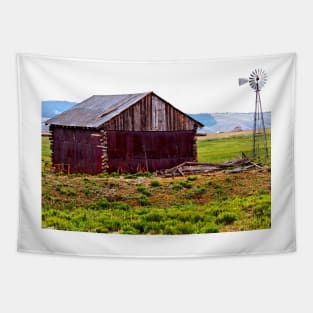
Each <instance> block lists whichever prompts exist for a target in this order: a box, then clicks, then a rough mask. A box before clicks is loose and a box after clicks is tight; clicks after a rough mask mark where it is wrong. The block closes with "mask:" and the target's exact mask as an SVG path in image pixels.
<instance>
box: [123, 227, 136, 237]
mask: <svg viewBox="0 0 313 313" xmlns="http://www.w3.org/2000/svg"><path fill="white" fill-rule="evenodd" d="M120 232H121V233H122V234H128V235H136V234H138V230H137V229H136V228H134V227H132V226H131V225H124V226H122V229H121V231H120Z"/></svg>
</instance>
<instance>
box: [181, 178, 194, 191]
mask: <svg viewBox="0 0 313 313" xmlns="http://www.w3.org/2000/svg"><path fill="white" fill-rule="evenodd" d="M180 184H181V185H182V186H183V187H184V188H187V189H190V188H191V187H192V184H191V182H189V181H188V180H182V181H181V182H180Z"/></svg>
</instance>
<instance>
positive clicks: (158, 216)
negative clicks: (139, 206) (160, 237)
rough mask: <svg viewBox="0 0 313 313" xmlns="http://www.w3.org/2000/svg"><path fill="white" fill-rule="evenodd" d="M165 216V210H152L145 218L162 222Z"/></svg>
mask: <svg viewBox="0 0 313 313" xmlns="http://www.w3.org/2000/svg"><path fill="white" fill-rule="evenodd" d="M164 217H165V214H164V211H163V210H157V209H155V210H151V211H150V212H149V213H148V214H146V215H145V219H146V220H147V221H149V222H160V221H161V220H162V219H163V218H164Z"/></svg>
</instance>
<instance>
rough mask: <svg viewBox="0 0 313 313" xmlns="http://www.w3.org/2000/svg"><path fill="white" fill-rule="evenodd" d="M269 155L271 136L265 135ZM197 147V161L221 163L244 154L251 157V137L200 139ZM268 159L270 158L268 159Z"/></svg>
mask: <svg viewBox="0 0 313 313" xmlns="http://www.w3.org/2000/svg"><path fill="white" fill-rule="evenodd" d="M267 140H268V147H269V154H270V152H271V148H270V146H271V134H270V133H269V132H268V134H267ZM197 145H198V161H199V162H209V163H221V162H224V161H227V160H231V159H236V158H240V157H241V153H242V152H244V153H245V154H246V155H247V156H248V157H249V156H250V155H251V146H252V135H240V136H234V137H228V138H216V139H200V140H198V141H197ZM269 159H270V158H269Z"/></svg>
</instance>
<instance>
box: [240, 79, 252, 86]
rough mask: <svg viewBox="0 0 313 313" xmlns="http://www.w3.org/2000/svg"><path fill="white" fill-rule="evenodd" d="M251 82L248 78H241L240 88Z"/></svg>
mask: <svg viewBox="0 0 313 313" xmlns="http://www.w3.org/2000/svg"><path fill="white" fill-rule="evenodd" d="M248 81H249V80H248V79H247V78H239V79H238V82H239V86H242V85H244V84H246V83H247V82H248Z"/></svg>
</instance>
